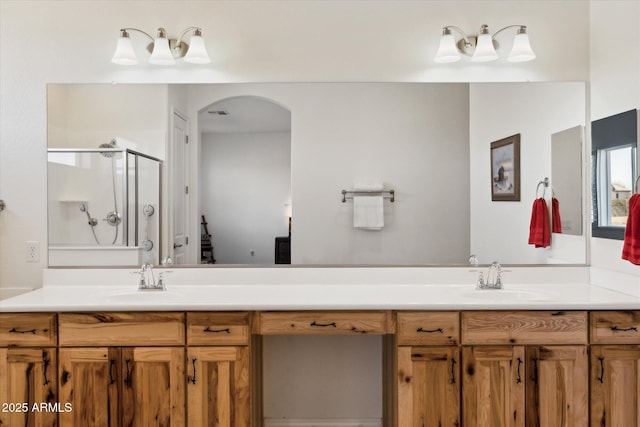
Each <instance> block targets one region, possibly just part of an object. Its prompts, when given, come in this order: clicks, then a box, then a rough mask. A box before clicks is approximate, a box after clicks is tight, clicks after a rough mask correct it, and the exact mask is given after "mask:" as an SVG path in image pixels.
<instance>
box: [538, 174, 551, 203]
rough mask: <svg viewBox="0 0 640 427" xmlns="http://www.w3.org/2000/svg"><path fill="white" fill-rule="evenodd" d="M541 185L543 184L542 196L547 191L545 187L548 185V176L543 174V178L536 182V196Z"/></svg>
mask: <svg viewBox="0 0 640 427" xmlns="http://www.w3.org/2000/svg"><path fill="white" fill-rule="evenodd" d="M541 185H542V186H544V187H543V189H542V197H544V195H545V194H546V193H547V187H548V186H549V177H547V176H545V177H544V179H543V180H542V181H540V182H539V183H538V186H537V187H536V198H538V192H539V191H540V186H541Z"/></svg>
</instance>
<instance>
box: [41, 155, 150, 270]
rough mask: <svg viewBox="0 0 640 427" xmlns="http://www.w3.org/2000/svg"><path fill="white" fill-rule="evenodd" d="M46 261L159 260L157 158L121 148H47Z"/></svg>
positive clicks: (120, 262) (107, 262)
mask: <svg viewBox="0 0 640 427" xmlns="http://www.w3.org/2000/svg"><path fill="white" fill-rule="evenodd" d="M47 175H48V192H47V193H48V198H49V199H48V229H49V265H50V266H65V265H66V266H70V265H84V266H87V265H96V266H97V265H101V266H104V265H127V266H131V265H141V264H144V263H147V262H148V263H152V264H159V261H160V259H161V257H162V254H161V247H162V242H161V232H160V230H161V224H162V222H161V219H162V218H161V216H162V215H161V206H162V198H161V197H162V186H161V185H162V184H161V183H162V160H160V159H157V158H155V157H152V156H149V155H147V154H144V153H141V152H137V151H134V150H131V149H126V148H97V149H62V148H54V149H49V150H48V158H47Z"/></svg>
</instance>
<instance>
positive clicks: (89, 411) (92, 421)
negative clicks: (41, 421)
mask: <svg viewBox="0 0 640 427" xmlns="http://www.w3.org/2000/svg"><path fill="white" fill-rule="evenodd" d="M59 352H60V353H59V359H60V364H59V369H58V374H59V384H60V402H62V403H63V404H64V403H67V402H68V403H70V404H71V407H72V410H71V411H70V412H62V413H60V426H61V427H85V426H92V427H117V426H119V425H120V424H119V422H118V421H119V418H118V414H119V405H118V366H119V360H120V351H119V350H118V349H116V348H107V347H102V348H61V349H60V350H59Z"/></svg>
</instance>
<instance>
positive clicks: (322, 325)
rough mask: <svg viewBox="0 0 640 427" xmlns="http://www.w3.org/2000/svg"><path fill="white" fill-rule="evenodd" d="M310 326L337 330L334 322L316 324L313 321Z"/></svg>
mask: <svg viewBox="0 0 640 427" xmlns="http://www.w3.org/2000/svg"><path fill="white" fill-rule="evenodd" d="M311 326H318V327H320V328H326V327H329V326H331V327H333V328H337V327H338V325H336V322H331V323H318V322H316V321H315V320H314V321H313V322H311Z"/></svg>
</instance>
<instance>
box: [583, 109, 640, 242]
mask: <svg viewBox="0 0 640 427" xmlns="http://www.w3.org/2000/svg"><path fill="white" fill-rule="evenodd" d="M591 134H592V151H591V154H592V159H591V162H592V171H593V174H592V175H593V186H592V193H593V194H592V201H593V217H592V230H593V233H592V234H593V236H594V237H604V238H609V239H619V240H622V239H623V238H624V229H625V225H626V223H627V217H628V214H629V198H630V197H631V195H632V194H633V192H634V183H635V177H636V176H637V174H638V165H637V159H638V154H637V150H638V149H637V145H638V144H637V111H636V110H631V111H627V112H625V113H621V114H617V115H615V116H611V117H607V118H604V119H601V120H596V121H594V122H593V123H592V124H591Z"/></svg>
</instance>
